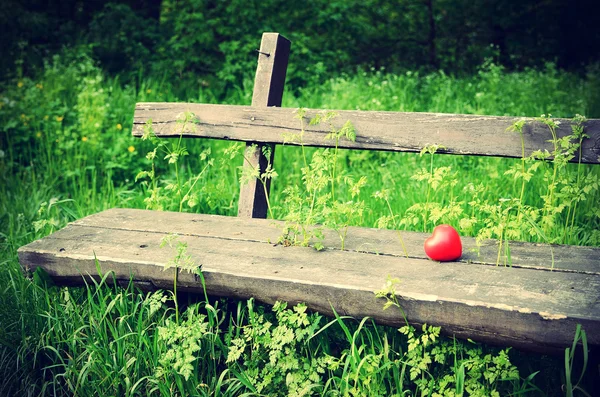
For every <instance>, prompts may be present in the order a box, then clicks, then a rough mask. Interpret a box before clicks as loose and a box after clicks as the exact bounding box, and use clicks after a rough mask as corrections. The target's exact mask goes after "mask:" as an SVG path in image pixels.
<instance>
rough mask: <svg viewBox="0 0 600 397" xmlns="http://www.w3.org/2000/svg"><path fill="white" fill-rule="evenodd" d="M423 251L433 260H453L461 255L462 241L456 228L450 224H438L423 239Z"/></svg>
mask: <svg viewBox="0 0 600 397" xmlns="http://www.w3.org/2000/svg"><path fill="white" fill-rule="evenodd" d="M424 248H425V253H426V254H427V256H428V257H430V258H431V259H433V260H434V261H440V262H447V261H455V260H457V259H458V258H460V256H461V255H462V243H461V241H460V236H459V235H458V232H457V231H456V229H454V228H453V227H452V226H450V225H439V226H436V227H435V229H433V234H432V235H431V237H429V238H428V239H427V240H425V246H424Z"/></svg>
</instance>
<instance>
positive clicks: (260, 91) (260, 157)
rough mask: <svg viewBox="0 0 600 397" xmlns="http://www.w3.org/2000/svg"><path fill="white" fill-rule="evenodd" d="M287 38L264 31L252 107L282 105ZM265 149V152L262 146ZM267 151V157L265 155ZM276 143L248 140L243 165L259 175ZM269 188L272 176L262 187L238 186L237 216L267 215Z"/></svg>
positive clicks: (257, 184)
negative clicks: (256, 171)
mask: <svg viewBox="0 0 600 397" xmlns="http://www.w3.org/2000/svg"><path fill="white" fill-rule="evenodd" d="M290 45H291V43H290V41H289V40H288V39H286V38H285V37H283V36H281V35H280V34H278V33H264V34H263V37H262V41H261V44H260V50H259V54H258V67H257V68H256V77H255V78H254V91H253V94H252V106H253V107H259V108H260V107H267V106H281V99H282V97H283V88H284V86H285V75H286V72H287V65H288V58H289V55H290ZM267 148H268V151H265V149H267ZM265 153H268V157H267V156H266V155H265ZM274 156H275V145H273V144H269V143H258V144H257V143H256V142H247V143H246V152H245V155H244V164H243V167H244V168H251V169H256V168H257V167H258V170H259V174H261V175H262V173H264V172H265V170H266V169H267V167H268V165H269V164H273V158H274ZM270 188H271V179H267V180H266V183H265V186H264V187H263V185H262V182H261V181H259V180H258V179H255V180H253V181H250V182H248V183H246V184H244V185H242V186H240V200H239V202H238V216H239V217H243V218H266V217H267V211H268V204H267V197H268V194H269V191H270Z"/></svg>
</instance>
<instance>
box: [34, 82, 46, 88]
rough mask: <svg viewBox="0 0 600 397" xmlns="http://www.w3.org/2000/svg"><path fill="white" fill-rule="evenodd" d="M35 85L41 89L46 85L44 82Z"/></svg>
mask: <svg viewBox="0 0 600 397" xmlns="http://www.w3.org/2000/svg"><path fill="white" fill-rule="evenodd" d="M35 86H36V87H37V88H38V89H40V90H42V89H44V86H43V85H42V84H39V83H38V84H36V85H35Z"/></svg>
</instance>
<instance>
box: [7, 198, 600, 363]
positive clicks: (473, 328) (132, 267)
mask: <svg viewBox="0 0 600 397" xmlns="http://www.w3.org/2000/svg"><path fill="white" fill-rule="evenodd" d="M278 226H281V222H276V221H271V220H261V219H240V218H232V217H222V216H215V215H201V214H180V213H171V212H155V211H146V210H133V209H112V210H108V211H104V212H101V213H99V214H95V215H92V216H90V217H87V218H84V219H81V220H79V221H76V222H73V223H71V224H69V225H68V226H67V227H66V228H64V229H62V230H60V231H58V232H56V233H54V234H52V235H50V236H48V237H46V238H44V239H41V240H38V241H34V242H32V243H30V244H29V245H26V246H24V247H21V248H20V249H19V251H18V254H19V260H20V262H21V264H22V265H23V267H25V268H27V269H30V270H33V269H35V268H37V267H42V268H43V269H45V270H46V271H47V272H48V273H49V274H50V275H51V276H52V277H53V278H54V279H55V280H56V281H57V282H58V283H67V284H81V283H82V278H81V275H96V274H97V270H96V265H95V262H94V254H95V256H96V257H97V259H98V261H99V263H100V266H101V268H102V271H103V272H107V271H114V272H115V275H116V278H117V279H118V280H123V281H127V280H129V278H130V276H131V277H132V279H133V280H134V282H136V283H139V284H140V285H142V286H146V287H148V286H150V287H154V288H167V289H168V288H172V284H173V276H174V270H173V269H168V270H166V271H165V270H163V265H164V264H165V263H167V262H168V261H169V259H172V258H173V257H174V255H175V252H174V250H173V249H171V248H160V247H159V246H160V242H161V240H162V238H163V237H164V236H166V235H168V234H171V233H174V232H177V233H178V235H179V236H180V237H179V239H180V240H181V241H185V242H186V243H187V244H188V253H189V254H191V255H192V257H193V258H194V260H195V263H196V264H197V265H201V267H202V270H203V274H204V276H205V279H206V287H207V291H208V292H209V293H211V294H215V295H223V296H233V297H237V298H242V299H244V298H249V297H252V296H253V297H255V298H256V299H257V300H260V301H262V302H266V303H269V304H272V303H274V302H275V301H276V300H284V301H288V302H290V303H295V302H306V303H307V305H308V306H309V307H310V308H312V309H314V310H318V311H319V312H322V313H325V314H332V307H334V308H335V310H336V311H337V312H338V313H339V314H347V315H351V316H355V317H357V318H361V317H363V316H370V317H373V318H374V319H375V320H377V321H378V322H380V323H382V324H389V325H396V326H397V325H400V324H401V323H402V317H401V315H400V313H399V312H398V311H394V310H387V311H383V310H382V305H383V302H382V300H378V299H376V298H375V296H374V294H373V291H374V290H378V289H381V288H382V286H383V285H384V283H385V280H386V277H387V276H392V277H398V278H399V279H400V280H401V283H400V284H399V285H398V287H397V293H398V295H399V298H400V303H401V305H402V307H403V308H404V310H405V312H406V314H407V317H408V319H409V321H411V322H414V323H417V324H420V323H428V324H433V325H439V326H442V327H443V330H444V331H446V332H449V333H454V334H455V335H456V336H457V337H463V338H472V339H475V340H480V341H484V342H489V343H495V344H503V345H512V346H515V347H520V348H525V349H529V350H542V351H547V350H548V349H561V348H564V347H565V346H567V345H568V344H569V343H571V341H572V338H573V334H574V330H575V327H576V324H577V323H580V324H582V325H583V327H584V328H585V329H586V330H587V331H588V341H589V343H590V344H593V345H600V333H599V332H598V329H600V327H599V326H600V299H599V295H600V274H599V272H598V267H599V261H600V255H598V253H599V252H600V249H599V248H590V247H560V246H556V247H555V248H554V249H555V256H556V257H557V258H559V257H562V256H561V255H568V253H569V252H570V253H571V254H570V256H571V259H573V257H578V255H581V260H579V261H578V260H574V261H573V262H574V263H578V262H579V263H580V264H579V265H577V266H574V267H572V268H567V269H565V270H555V271H548V270H547V269H544V268H543V267H544V266H543V263H542V262H543V260H542V261H541V262H540V258H537V257H536V255H535V253H536V252H538V253H540V255H541V254H542V253H543V252H544V251H546V250H548V246H543V245H539V244H524V243H521V246H522V247H523V258H524V259H518V260H517V259H515V258H520V257H519V256H518V255H516V254H513V261H515V262H517V261H518V262H519V263H522V264H523V265H519V267H517V266H516V265H514V266H513V268H506V267H503V266H493V265H491V263H492V262H491V261H489V260H488V259H486V258H487V257H488V256H489V255H488V254H486V253H484V254H482V255H481V256H480V258H483V260H481V259H480V262H478V263H475V262H474V261H471V260H469V259H468V257H469V254H466V257H467V259H466V260H465V261H463V262H452V263H442V264H440V263H437V262H433V261H430V260H427V259H424V258H423V255H422V253H420V252H419V248H418V247H419V246H422V242H423V239H424V237H425V235H423V234H420V233H403V235H405V241H406V243H407V245H408V248H409V256H410V257H409V258H405V257H403V256H402V251H401V250H399V249H398V247H396V246H399V243H397V242H396V240H395V239H396V238H397V237H396V234H395V232H394V231H386V230H375V229H363V228H352V229H351V230H350V231H349V232H348V240H347V243H346V245H347V248H348V249H347V250H345V251H341V250H340V249H339V248H338V249H336V248H335V247H336V246H337V247H339V243H337V242H336V239H337V237H335V236H331V235H330V236H328V237H327V241H326V246H331V247H334V248H332V249H328V250H327V252H326V253H324V252H317V251H315V250H314V249H312V248H304V247H283V246H281V245H275V244H273V243H274V242H275V240H276V239H277V237H278V236H279V234H280V230H279V229H278ZM464 240H465V241H466V240H468V239H464ZM365 241H366V242H365ZM358 242H361V243H358ZM336 244H338V245H336ZM356 244H361V245H360V246H357V245H356ZM368 245H370V247H368V248H366V247H367V246H368ZM513 246H514V247H515V248H513V249H515V250H517V251H518V248H519V245H518V244H516V243H514V244H513ZM393 247H396V248H393ZM563 249H564V252H563V251H562V250H563ZM513 252H515V251H513ZM525 252H530V254H525ZM376 253H377V254H376ZM491 257H494V255H491ZM521 261H522V262H521ZM557 262H558V261H557ZM493 263H495V259H494V262H493ZM540 263H542V264H540ZM556 266H557V264H555V267H556ZM178 286H179V288H181V289H182V290H188V291H192V292H201V291H202V286H201V283H200V281H199V280H198V277H197V276H195V275H194V274H190V273H187V272H185V271H183V272H181V273H180V276H179V284H178Z"/></svg>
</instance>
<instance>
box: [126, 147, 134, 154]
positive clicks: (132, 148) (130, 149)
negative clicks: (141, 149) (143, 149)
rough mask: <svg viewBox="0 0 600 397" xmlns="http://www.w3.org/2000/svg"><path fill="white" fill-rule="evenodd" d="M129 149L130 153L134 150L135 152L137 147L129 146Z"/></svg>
mask: <svg viewBox="0 0 600 397" xmlns="http://www.w3.org/2000/svg"><path fill="white" fill-rule="evenodd" d="M127 150H128V151H129V153H133V152H135V147H133V146H129V147H128V148H127Z"/></svg>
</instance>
